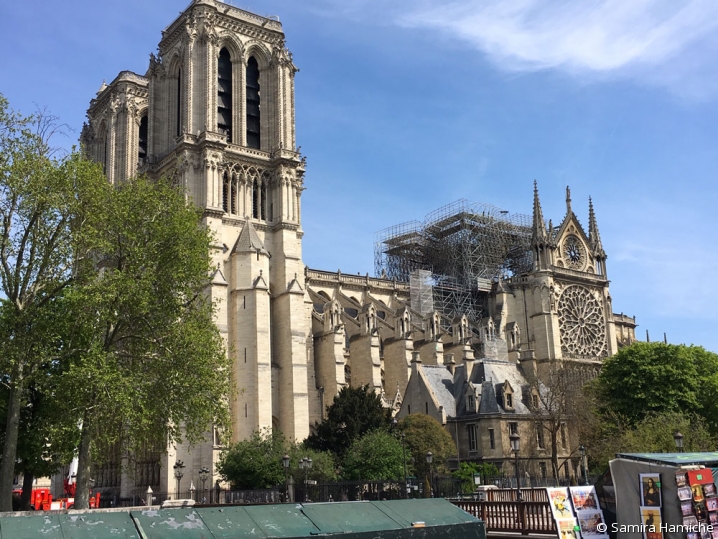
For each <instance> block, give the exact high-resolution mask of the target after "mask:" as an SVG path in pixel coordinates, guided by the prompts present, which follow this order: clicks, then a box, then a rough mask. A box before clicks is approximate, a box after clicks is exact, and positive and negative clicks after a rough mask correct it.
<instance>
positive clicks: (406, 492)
mask: <svg viewBox="0 0 718 539" xmlns="http://www.w3.org/2000/svg"><path fill="white" fill-rule="evenodd" d="M398 424H399V423H398V421H397V420H396V418H394V419H392V420H391V430H392V431H393V432H394V436H398V437H399V439H400V440H401V454H402V457H403V458H404V498H407V499H408V498H409V488H408V486H407V484H406V446H405V445H404V442H405V440H406V435H405V434H404V433H403V432H398V430H397V426H398Z"/></svg>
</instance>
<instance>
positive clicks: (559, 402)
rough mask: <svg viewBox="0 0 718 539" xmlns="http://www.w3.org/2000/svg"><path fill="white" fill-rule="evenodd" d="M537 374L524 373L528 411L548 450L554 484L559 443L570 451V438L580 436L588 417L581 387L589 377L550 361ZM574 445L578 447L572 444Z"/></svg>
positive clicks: (588, 412)
mask: <svg viewBox="0 0 718 539" xmlns="http://www.w3.org/2000/svg"><path fill="white" fill-rule="evenodd" d="M542 367H543V368H542V369H541V372H540V374H538V375H532V374H531V373H525V377H526V380H527V382H528V383H529V403H528V404H529V409H530V411H531V415H532V417H533V420H534V424H535V426H536V429H537V431H538V432H540V434H541V437H542V438H543V439H546V437H547V438H548V441H549V445H550V450H551V474H552V476H553V477H554V479H556V480H558V471H559V467H560V463H559V458H558V454H559V442H561V446H565V445H568V446H569V447H571V440H570V435H571V433H575V434H578V435H579V438H581V436H582V432H583V431H582V428H581V425H582V424H586V421H588V419H587V416H588V415H590V414H591V413H592V408H591V403H590V401H589V398H588V396H587V395H586V394H585V391H584V385H585V383H586V380H587V379H588V377H589V375H590V374H591V373H590V372H588V371H587V370H586V369H585V368H582V367H575V366H569V365H567V364H565V363H563V362H559V361H554V362H551V363H549V364H546V365H543V366H542ZM576 445H578V444H576Z"/></svg>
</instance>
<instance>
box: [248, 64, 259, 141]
mask: <svg viewBox="0 0 718 539" xmlns="http://www.w3.org/2000/svg"><path fill="white" fill-rule="evenodd" d="M246 80H247V146H249V147H250V148H257V149H259V147H260V136H259V133H260V131H259V126H260V97H259V96H260V91H259V64H257V59H256V58H255V57H254V56H250V57H249V61H248V62H247V76H246Z"/></svg>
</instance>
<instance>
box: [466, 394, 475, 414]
mask: <svg viewBox="0 0 718 539" xmlns="http://www.w3.org/2000/svg"><path fill="white" fill-rule="evenodd" d="M466 407H467V408H468V409H469V411H470V412H472V413H473V412H476V402H475V401H474V396H473V395H469V396H468V397H466Z"/></svg>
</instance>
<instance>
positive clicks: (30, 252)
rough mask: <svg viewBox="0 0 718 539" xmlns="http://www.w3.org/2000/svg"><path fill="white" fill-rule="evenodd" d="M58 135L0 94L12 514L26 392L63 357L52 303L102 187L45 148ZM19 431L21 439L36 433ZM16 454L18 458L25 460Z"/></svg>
mask: <svg viewBox="0 0 718 539" xmlns="http://www.w3.org/2000/svg"><path fill="white" fill-rule="evenodd" d="M57 130H58V127H57V124H56V119H55V118H53V117H52V116H48V115H46V114H44V113H42V112H40V113H38V114H35V115H33V116H27V117H24V116H22V115H20V114H18V113H16V112H14V111H12V110H11V109H10V108H9V106H8V102H7V100H6V99H5V98H4V97H2V96H0V296H1V297H2V298H3V299H2V300H0V343H1V346H0V348H1V349H2V354H0V376H2V378H3V383H4V384H5V387H6V389H7V394H6V399H7V400H6V405H5V406H6V411H7V412H6V424H5V429H4V430H5V436H4V440H3V456H2V464H0V466H1V468H0V511H9V510H10V509H11V499H10V492H11V486H12V484H11V482H12V477H13V468H14V466H15V463H16V461H17V457H18V453H17V451H18V433H19V431H20V428H21V422H24V425H27V417H25V419H22V418H21V415H22V414H21V409H22V408H23V407H24V406H26V404H27V403H28V402H29V398H30V394H29V392H30V387H31V386H32V387H34V389H33V391H40V392H42V391H44V389H43V388H44V386H45V385H46V384H45V382H46V375H47V372H48V371H47V368H46V366H47V365H49V364H51V363H52V362H57V361H59V360H60V358H59V357H58V356H59V355H61V353H63V352H64V350H63V349H62V348H58V342H59V341H60V336H59V333H58V330H57V327H56V324H54V323H53V321H54V320H56V319H57V318H59V317H61V316H62V313H57V312H56V308H57V305H56V303H55V302H56V300H57V299H58V298H60V297H62V296H63V295H64V294H65V293H66V288H67V287H68V286H69V285H70V284H71V283H72V282H73V281H74V278H75V272H76V269H77V264H78V261H79V260H81V259H83V257H84V255H85V253H86V251H84V250H83V241H82V237H83V233H84V229H85V226H86V219H85V217H86V216H87V215H88V214H91V213H93V211H94V209H95V206H94V203H93V201H94V200H96V199H97V196H96V195H97V193H98V192H99V191H101V190H102V189H104V188H106V181H105V180H104V178H103V177H102V174H101V171H100V170H99V168H98V167H97V166H95V165H92V164H90V163H88V162H87V161H85V160H83V159H82V158H81V156H80V155H79V153H78V152H73V153H72V154H70V155H67V156H58V155H57V153H56V152H55V151H54V150H53V149H52V148H51V146H50V139H51V137H52V135H53V133H55V132H56V131H57ZM45 394H50V393H45ZM25 415H27V414H25ZM68 419H69V418H68ZM34 421H37V418H35V420H34ZM36 424H37V423H36ZM23 428H24V433H25V435H27V434H32V435H35V434H36V433H35V432H34V431H33V432H32V433H31V432H30V431H29V430H28V429H27V428H25V427H23ZM46 435H47V431H46V430H44V429H43V433H42V436H46ZM26 441H27V440H26ZM21 445H23V444H21ZM24 445H25V446H26V447H27V446H28V444H24ZM29 445H31V446H35V447H37V446H38V443H36V442H33V443H31V444H29ZM22 451H23V454H21V455H20V457H21V459H22V460H23V461H24V462H28V455H27V454H25V449H22ZM36 462H38V463H39V460H36Z"/></svg>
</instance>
